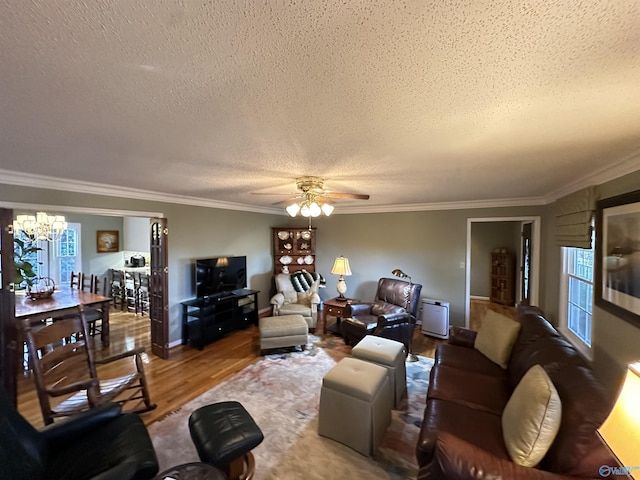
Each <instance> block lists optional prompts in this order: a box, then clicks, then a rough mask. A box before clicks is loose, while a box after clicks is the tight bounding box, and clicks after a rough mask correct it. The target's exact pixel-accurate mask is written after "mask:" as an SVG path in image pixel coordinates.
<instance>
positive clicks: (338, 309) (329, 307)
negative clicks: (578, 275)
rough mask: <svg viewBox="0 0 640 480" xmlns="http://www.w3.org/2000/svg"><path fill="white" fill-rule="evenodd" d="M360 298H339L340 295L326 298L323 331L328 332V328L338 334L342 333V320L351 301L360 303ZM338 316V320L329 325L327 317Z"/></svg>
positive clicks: (323, 307) (323, 309)
mask: <svg viewBox="0 0 640 480" xmlns="http://www.w3.org/2000/svg"><path fill="white" fill-rule="evenodd" d="M359 301H360V300H359V299H357V298H347V300H346V301H344V300H338V297H334V298H331V299H329V300H325V301H324V302H323V305H322V320H323V321H322V333H327V329H328V330H330V331H331V332H333V333H337V334H338V335H342V332H341V330H340V322H341V321H342V319H343V318H344V317H345V316H346V313H347V305H349V304H351V303H358V302H359ZM329 315H330V316H332V317H336V322H335V323H334V324H332V325H331V326H330V327H327V323H328V322H327V317H328V316H329Z"/></svg>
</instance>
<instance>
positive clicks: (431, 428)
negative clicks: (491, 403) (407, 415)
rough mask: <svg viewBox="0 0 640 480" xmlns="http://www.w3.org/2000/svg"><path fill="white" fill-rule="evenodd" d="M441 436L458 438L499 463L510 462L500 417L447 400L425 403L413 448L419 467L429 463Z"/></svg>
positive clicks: (431, 400) (432, 400)
mask: <svg viewBox="0 0 640 480" xmlns="http://www.w3.org/2000/svg"><path fill="white" fill-rule="evenodd" d="M443 433H448V434H451V435H453V436H454V437H458V438H462V439H464V440H465V441H466V442H469V443H470V444H473V445H475V446H477V447H479V448H481V449H482V450H484V451H486V452H489V453H491V454H492V455H494V456H496V457H498V458H500V459H503V460H510V458H509V454H508V452H507V450H506V448H505V445H504V441H503V440H502V426H501V423H500V415H494V414H493V413H489V412H485V411H483V410H476V409H473V408H469V407H465V406H464V405H460V404H458V403H454V402H449V401H447V400H439V399H429V400H427V406H426V409H425V412H424V420H423V422H422V426H421V429H420V436H419V438H418V444H417V447H416V457H417V459H418V463H419V464H420V465H424V464H425V463H427V462H429V461H431V459H432V455H433V448H434V447H435V444H436V441H437V439H438V438H439V437H440V436H441V435H442V434H443Z"/></svg>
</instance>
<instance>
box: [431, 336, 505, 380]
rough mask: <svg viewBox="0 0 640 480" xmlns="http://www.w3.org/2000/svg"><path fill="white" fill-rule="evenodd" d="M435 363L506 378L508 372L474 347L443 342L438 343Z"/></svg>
mask: <svg viewBox="0 0 640 480" xmlns="http://www.w3.org/2000/svg"><path fill="white" fill-rule="evenodd" d="M434 365H447V366H449V367H454V368H459V369H461V370H466V371H469V372H475V373H481V374H483V375H490V376H492V377H499V378H506V372H505V370H504V369H502V368H500V366H499V365H497V364H496V363H494V362H492V361H491V360H489V359H488V358H487V357H485V356H484V355H483V354H482V353H480V352H479V351H478V350H476V349H474V348H469V347H462V346H459V345H451V344H449V343H443V344H442V345H438V347H437V348H436V353H435V355H434Z"/></svg>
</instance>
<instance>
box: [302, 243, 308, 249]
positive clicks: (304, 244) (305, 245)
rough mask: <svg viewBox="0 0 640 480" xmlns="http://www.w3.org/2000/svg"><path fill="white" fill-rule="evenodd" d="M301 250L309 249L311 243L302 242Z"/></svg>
mask: <svg viewBox="0 0 640 480" xmlns="http://www.w3.org/2000/svg"><path fill="white" fill-rule="evenodd" d="M300 250H309V244H308V243H301V244H300Z"/></svg>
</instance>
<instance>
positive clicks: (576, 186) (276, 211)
mask: <svg viewBox="0 0 640 480" xmlns="http://www.w3.org/2000/svg"><path fill="white" fill-rule="evenodd" d="M639 164H640V148H639V149H638V150H636V151H635V152H633V153H632V154H631V155H629V156H628V157H627V158H626V159H624V160H622V161H620V162H618V163H616V164H614V165H606V166H603V167H602V168H601V169H599V170H597V171H596V172H593V173H590V174H588V175H585V176H584V177H582V178H579V179H577V180H576V181H574V182H572V183H570V184H568V185H566V186H564V187H562V188H561V189H558V190H556V191H554V192H551V193H549V194H546V195H544V196H542V197H523V198H506V199H493V200H477V201H461V202H434V203H420V204H401V205H371V206H365V205H361V206H340V208H338V209H336V211H335V212H334V213H333V214H334V215H341V214H356V213H394V212H420V211H432V210H462V209H476V208H501V207H525V206H539V205H547V204H550V203H553V202H555V201H556V200H557V199H558V198H561V197H563V196H565V195H568V194H570V193H573V192H575V191H577V190H580V189H581V188H585V187H589V186H591V185H599V184H602V183H605V182H608V181H610V180H614V179H616V178H618V177H622V176H624V175H627V174H629V173H633V172H635V171H637V170H638V165H639ZM0 178H2V181H1V183H4V184H7V185H18V186H23V187H33V188H45V189H51V190H62V191H73V192H78V193H86V194H90V195H105V196H109V197H125V198H130V199H134V200H148V201H156V202H162V203H173V204H180V205H190V206H197V207H207V208H220V209H223V210H238V211H243V212H254V213H267V214H271V215H284V216H287V213H286V212H285V211H284V209H281V208H275V207H257V206H255V205H246V204H242V203H233V202H223V201H218V200H209V199H203V198H199V197H191V196H187V195H172V194H166V193H159V192H154V191H151V190H140V189H134V188H128V187H121V186H116V185H104V184H99V183H93V182H83V181H78V180H70V179H67V178H58V177H48V176H44V175H36V174H30V173H22V172H16V171H13V170H5V169H0ZM0 205H3V203H0ZM4 205H7V204H6V203H5V204H4ZM18 205H23V206H24V208H28V207H27V204H18ZM51 207H52V208H53V207H55V208H56V209H57V210H61V211H62V210H63V209H64V208H65V207H59V206H51ZM14 208H22V207H14ZM80 208H82V207H80ZM73 210H74V211H78V207H74V208H73ZM84 210H86V212H85V213H95V214H100V215H106V214H108V213H104V212H106V211H103V210H100V209H89V208H87V209H84ZM97 212H102V213H97ZM109 212H114V211H113V210H109ZM122 212H124V211H122ZM122 212H119V213H122ZM143 213H152V214H153V215H148V216H155V217H162V214H159V213H156V212H143ZM111 214H114V215H115V214H116V213H111ZM122 214H125V213H122Z"/></svg>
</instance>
